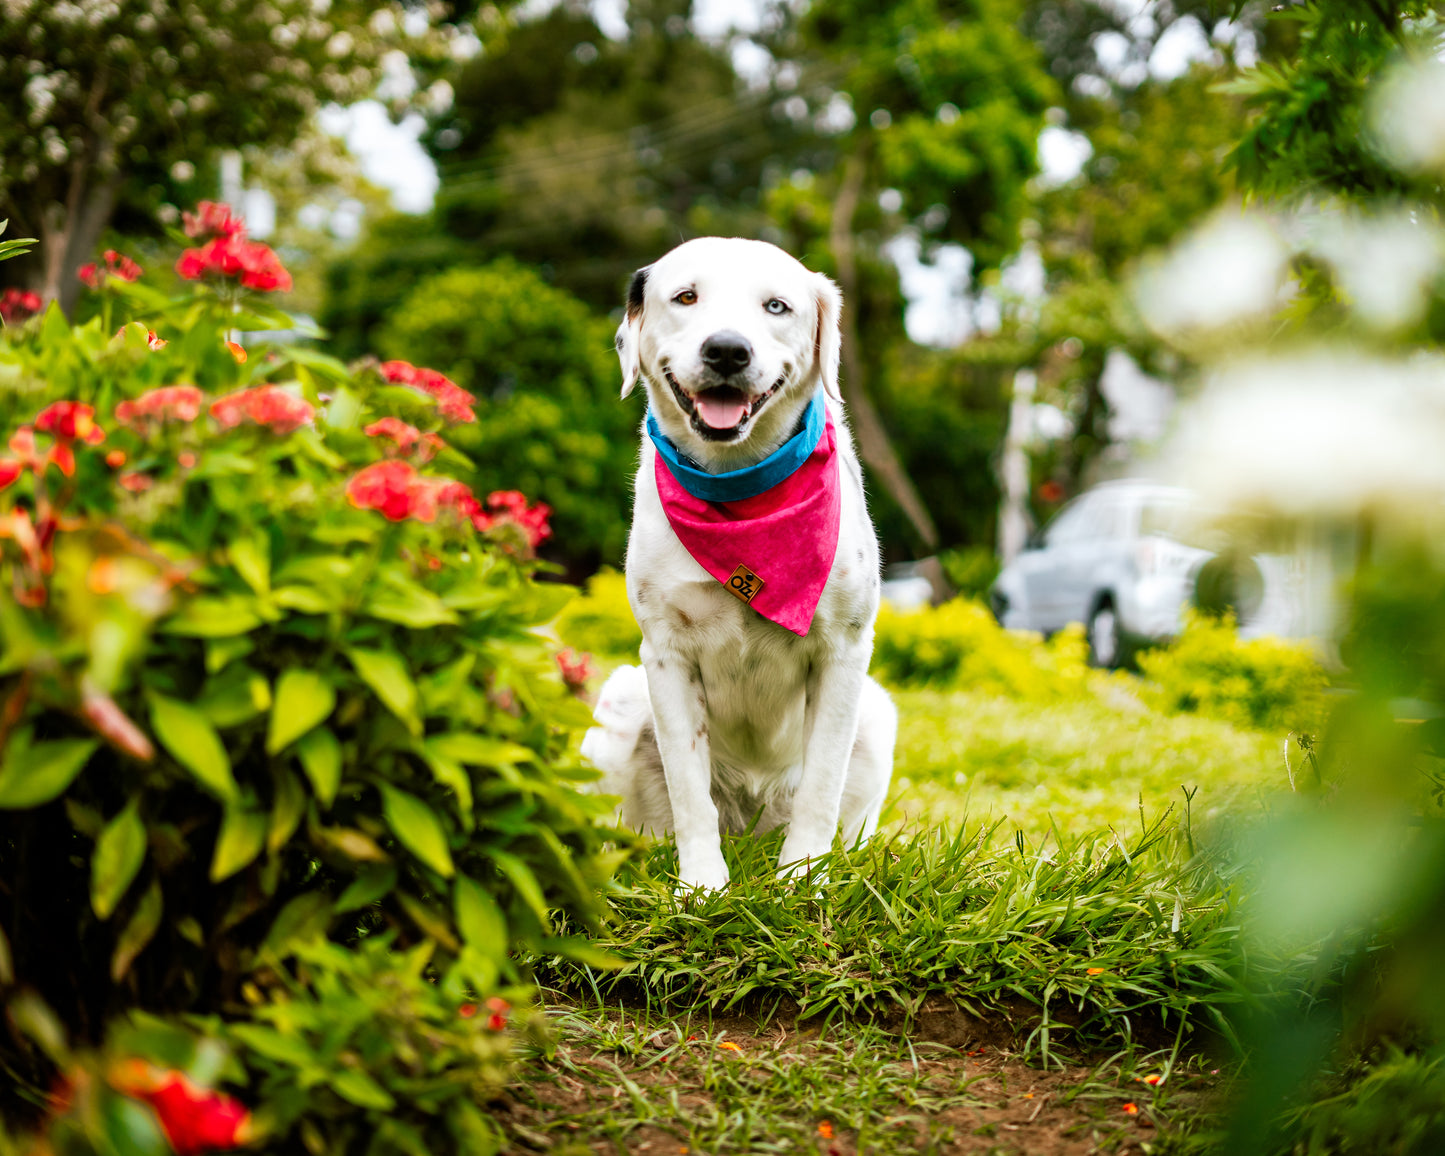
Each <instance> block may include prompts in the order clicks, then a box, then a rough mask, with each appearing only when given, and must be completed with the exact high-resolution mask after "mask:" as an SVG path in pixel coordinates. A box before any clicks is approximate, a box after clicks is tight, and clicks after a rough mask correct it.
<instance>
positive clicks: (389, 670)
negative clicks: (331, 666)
mask: <svg viewBox="0 0 1445 1156" xmlns="http://www.w3.org/2000/svg"><path fill="white" fill-rule="evenodd" d="M346 657H347V658H349V659H351V665H352V666H354V667H355V668H356V673H357V674H359V675H360V676H361V680H362V681H363V682H364V683H366V685H367V686H369V687H371V689H372V690H374V691H375V692H376V696H377V697H378V698H379V699H381V701H382V702H383V703H385V704H386V706H387V709H388V710H390V711H391V713H392V714H394V715H396V717H397V718H399V719H401V721H402V722H404V723H405V724H406V726H407V729H408V730H410V731H411V733H412V734H420V733H421V719H419V718H418V717H417V714H416V702H417V694H416V683H414V682H413V681H412V680H411V674H410V673H409V672H408V671H407V668H406V663H405V662H403V661H402V659H401V656H400V655H398V654H396V653H394V652H393V651H389V650H362V649H360V648H359V647H352V648H351V649H350V650H348V651H347V652H346Z"/></svg>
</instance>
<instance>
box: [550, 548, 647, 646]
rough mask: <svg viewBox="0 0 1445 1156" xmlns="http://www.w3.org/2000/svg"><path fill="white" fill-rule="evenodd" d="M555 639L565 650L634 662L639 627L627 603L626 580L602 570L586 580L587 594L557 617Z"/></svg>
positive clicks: (615, 572) (640, 640)
mask: <svg viewBox="0 0 1445 1156" xmlns="http://www.w3.org/2000/svg"><path fill="white" fill-rule="evenodd" d="M557 637H559V638H560V639H561V640H562V641H563V642H565V643H566V644H567V645H568V646H573V647H576V648H577V649H578V650H589V651H591V652H592V653H593V654H605V655H609V656H612V657H615V658H632V659H633V660H636V658H637V651H638V648H639V647H640V646H641V645H642V627H640V626H638V625H637V619H635V618H634V617H633V616H632V607H631V605H629V603H628V601H627V579H626V578H625V577H624V576H623V575H622V574H620V573H619V572H618V571H616V570H613V569H611V568H610V567H606V566H604V567H603V568H602V569H601V570H599V571H597V573H596V574H594V575H592V577H591V578H589V579H587V591H586V593H585V594H583V595H582V596H581V597H578V598H574V599H572V601H571V602H569V603H568V604H567V605H566V606H564V607H563V608H562V613H561V614H559V615H557Z"/></svg>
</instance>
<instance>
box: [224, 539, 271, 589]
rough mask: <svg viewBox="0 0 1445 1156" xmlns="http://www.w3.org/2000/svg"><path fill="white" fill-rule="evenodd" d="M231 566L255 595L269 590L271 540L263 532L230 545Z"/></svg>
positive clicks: (237, 540)
mask: <svg viewBox="0 0 1445 1156" xmlns="http://www.w3.org/2000/svg"><path fill="white" fill-rule="evenodd" d="M229 553H230V556H231V565H232V566H234V567H235V569H236V573H237V574H239V575H240V576H241V578H242V580H243V581H244V582H245V583H246V585H247V586H249V587H250V588H251V589H252V590H254V591H255V592H256V593H257V594H268V593H270V590H271V539H270V538H269V537H267V536H266V534H265V533H264V532H258V533H256V534H254V535H252V536H250V537H245V538H237V539H236V540H235V541H234V542H232V543H231V548H230V551H229Z"/></svg>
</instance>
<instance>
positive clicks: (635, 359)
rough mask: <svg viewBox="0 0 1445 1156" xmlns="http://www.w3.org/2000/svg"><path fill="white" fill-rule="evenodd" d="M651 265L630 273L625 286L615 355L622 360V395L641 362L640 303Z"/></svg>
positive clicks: (627, 391) (632, 380)
mask: <svg viewBox="0 0 1445 1156" xmlns="http://www.w3.org/2000/svg"><path fill="white" fill-rule="evenodd" d="M651 269H652V266H651V265H644V266H643V267H642V268H641V269H639V270H638V271H637V272H636V273H634V274H633V275H632V283H631V284H630V285H629V286H628V287H627V316H626V317H624V318H623V319H622V324H621V325H619V326H618V327H617V340H616V345H617V357H618V359H619V360H620V361H621V362H622V396H623V397H626V396H627V395H628V394H629V393H631V392H632V387H633V386H635V385H636V384H637V375H638V373H639V372H640V371H641V363H640V360H639V354H638V350H637V344H638V342H637V339H638V336H639V334H640V332H641V330H642V303H643V301H644V299H645V295H646V291H647V274H648V272H649V271H650V270H651Z"/></svg>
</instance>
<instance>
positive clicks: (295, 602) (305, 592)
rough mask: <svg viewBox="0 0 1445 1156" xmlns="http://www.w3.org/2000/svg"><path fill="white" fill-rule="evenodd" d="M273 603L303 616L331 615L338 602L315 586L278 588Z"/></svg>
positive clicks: (273, 595) (272, 599) (272, 596)
mask: <svg viewBox="0 0 1445 1156" xmlns="http://www.w3.org/2000/svg"><path fill="white" fill-rule="evenodd" d="M271 601H272V602H274V603H275V604H276V605H277V606H284V607H285V608H286V609H287V610H295V611H297V612H298V613H301V614H329V613H330V612H331V611H332V610H334V609H335V608H336V601H335V600H334V599H332V598H328V597H326V595H325V594H323V593H321V591H320V590H318V589H316V587H314V586H278V587H277V588H276V590H275V592H274V593H273V594H272V595H271Z"/></svg>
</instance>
